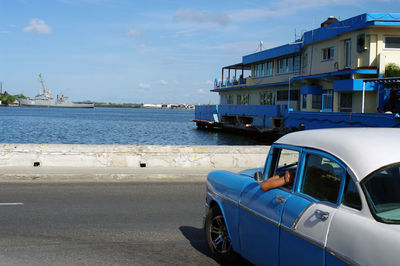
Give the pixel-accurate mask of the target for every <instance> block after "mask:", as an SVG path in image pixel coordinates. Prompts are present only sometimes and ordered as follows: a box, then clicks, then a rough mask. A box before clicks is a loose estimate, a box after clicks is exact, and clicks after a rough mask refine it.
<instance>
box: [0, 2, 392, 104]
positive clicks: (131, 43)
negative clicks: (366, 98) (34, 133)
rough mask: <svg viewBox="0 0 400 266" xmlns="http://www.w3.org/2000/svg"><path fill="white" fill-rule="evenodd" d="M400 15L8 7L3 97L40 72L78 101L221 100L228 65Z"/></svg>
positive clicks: (349, 8) (3, 8) (308, 6)
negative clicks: (330, 25) (321, 30)
mask: <svg viewBox="0 0 400 266" xmlns="http://www.w3.org/2000/svg"><path fill="white" fill-rule="evenodd" d="M367 12H369V13H388V12H391V13H396V12H398V13H400V1H398V0H378V1H371V0H362V1H361V0H319V1H317V0H301V1H298V0H268V1H262V0H246V1H235V0H231V1H225V0H218V1H211V0H202V1H184V0H164V1H162V0H147V1H146V0H140V1H139V0H47V1H46V0H0V81H1V82H2V84H3V92H4V91H7V92H8V93H10V94H19V93H21V92H23V93H24V94H25V95H26V96H28V97H34V96H35V95H36V94H38V93H39V92H40V89H41V85H40V82H39V80H38V74H39V73H42V76H43V79H44V82H45V84H46V87H47V88H48V89H50V91H51V92H52V93H53V95H57V94H64V95H66V96H69V98H70V100H73V101H84V100H90V101H97V102H117V103H154V104H159V103H192V104H207V103H218V101H219V97H218V94H217V93H215V92H210V90H211V89H213V81H214V79H215V78H219V79H220V78H221V68H222V67H223V66H228V65H231V64H236V63H240V62H241V60H242V56H244V55H248V54H251V53H254V52H256V51H257V49H258V46H259V43H260V41H262V42H263V47H264V49H267V48H272V47H275V46H278V45H282V44H287V43H290V42H293V41H294V40H295V36H297V37H301V34H302V33H303V32H305V31H309V30H311V29H313V28H318V27H319V25H320V24H321V22H323V21H324V20H326V19H327V18H328V17H329V16H335V17H336V18H339V19H340V20H344V19H347V18H350V17H353V16H357V15H360V14H363V13H367Z"/></svg>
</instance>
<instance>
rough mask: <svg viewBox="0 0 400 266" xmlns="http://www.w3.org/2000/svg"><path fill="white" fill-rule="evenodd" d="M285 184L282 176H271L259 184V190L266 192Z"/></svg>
mask: <svg viewBox="0 0 400 266" xmlns="http://www.w3.org/2000/svg"><path fill="white" fill-rule="evenodd" d="M285 184H286V181H285V177H284V176H279V175H276V176H273V177H270V178H268V179H267V180H265V181H264V182H262V183H261V185H260V188H261V190H262V191H268V190H270V189H273V188H277V187H281V186H284V185H285Z"/></svg>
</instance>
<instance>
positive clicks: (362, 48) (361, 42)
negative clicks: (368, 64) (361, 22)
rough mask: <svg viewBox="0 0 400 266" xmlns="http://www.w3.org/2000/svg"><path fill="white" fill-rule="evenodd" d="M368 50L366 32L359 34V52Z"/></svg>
mask: <svg viewBox="0 0 400 266" xmlns="http://www.w3.org/2000/svg"><path fill="white" fill-rule="evenodd" d="M366 50H367V45H366V42H365V33H362V34H358V35H357V52H359V53H361V52H364V51H366Z"/></svg>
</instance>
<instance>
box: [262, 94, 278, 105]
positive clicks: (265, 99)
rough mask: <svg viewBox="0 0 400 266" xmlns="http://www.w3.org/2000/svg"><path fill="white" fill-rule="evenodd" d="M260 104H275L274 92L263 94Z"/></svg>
mask: <svg viewBox="0 0 400 266" xmlns="http://www.w3.org/2000/svg"><path fill="white" fill-rule="evenodd" d="M260 104H262V105H266V104H275V99H274V96H273V94H272V92H262V93H260Z"/></svg>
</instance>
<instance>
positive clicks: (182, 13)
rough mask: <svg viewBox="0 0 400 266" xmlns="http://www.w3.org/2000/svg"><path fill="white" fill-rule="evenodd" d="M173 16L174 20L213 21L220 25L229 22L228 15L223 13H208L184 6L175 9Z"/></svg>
mask: <svg viewBox="0 0 400 266" xmlns="http://www.w3.org/2000/svg"><path fill="white" fill-rule="evenodd" d="M173 18H174V20H176V21H189V22H194V23H213V24H219V25H222V26H224V25H226V24H228V23H229V17H228V16H227V15H225V14H223V13H216V14H209V13H206V12H203V11H200V10H195V9H191V8H186V9H181V10H178V11H176V12H175V14H174V17H173Z"/></svg>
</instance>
